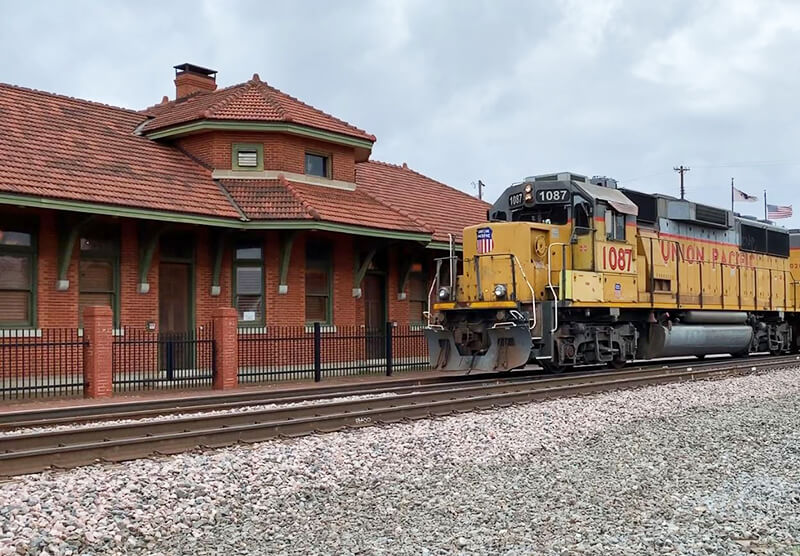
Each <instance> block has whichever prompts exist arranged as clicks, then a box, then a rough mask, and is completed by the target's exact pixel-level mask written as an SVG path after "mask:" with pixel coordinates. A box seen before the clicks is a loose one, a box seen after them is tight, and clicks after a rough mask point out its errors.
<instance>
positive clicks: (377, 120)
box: [0, 0, 800, 224]
mask: <svg viewBox="0 0 800 556" xmlns="http://www.w3.org/2000/svg"><path fill="white" fill-rule="evenodd" d="M798 29H800V5H798V4H797V3H796V2H792V1H786V2H781V1H757V0H730V1H710V0H707V1H702V2H695V1H690V0H673V1H666V2H645V1H638V0H627V1H623V0H595V1H592V2H582V1H577V0H565V1H561V2H553V1H544V0H542V1H536V2H529V1H497V2H490V1H477V0H476V1H466V2H457V1H455V0H452V1H441V2H423V1H421V0H404V1H400V0H386V1H375V2H367V1H356V0H348V1H344V2H336V3H333V2H323V1H321V0H319V1H308V2H302V3H300V2H294V3H277V2H275V3H273V2H212V1H205V2H202V3H198V2H164V1H161V2H154V1H142V2H136V3H132V2H121V1H117V2H113V1H112V2H103V3H100V2H72V3H69V4H67V3H61V2H58V3H56V2H26V3H18V2H12V1H10V0H0V70H2V72H0V80H2V81H6V82H10V83H15V84H19V85H23V86H27V87H33V88H37V89H44V90H48V91H54V92H59V93H63V94H68V95H72V96H78V97H83V98H89V99H93V100H98V101H101V102H107V103H110V104H115V105H121V106H126V107H132V108H142V107H145V106H148V105H150V104H153V103H155V102H158V101H159V100H160V99H161V96H162V95H164V94H172V93H173V86H172V83H171V79H172V69H171V66H172V65H174V64H176V63H180V62H184V61H192V62H194V63H197V64H201V65H206V66H210V67H213V68H215V69H218V70H219V71H220V74H219V81H220V83H221V84H222V85H228V84H233V83H237V82H241V81H244V80H246V79H249V78H250V76H251V75H252V74H253V73H254V72H258V73H259V74H260V76H261V78H262V79H264V80H266V81H268V82H269V83H270V84H273V85H275V86H276V87H278V88H280V89H282V90H284V91H286V92H288V93H290V94H292V95H295V96H297V97H299V98H301V99H303V100H305V101H306V102H309V103H311V104H313V105H315V106H317V107H319V108H321V109H323V110H326V111H328V112H331V113H333V114H335V115H337V116H339V117H341V118H343V119H345V120H347V121H350V122H352V123H354V124H355V125H358V126H359V127H362V128H364V129H366V130H367V131H370V132H371V133H374V134H376V135H377V136H378V143H377V145H376V147H375V150H374V154H373V157H374V158H377V159H381V160H387V161H390V162H402V161H407V162H408V163H409V165H411V166H412V167H414V168H415V169H418V170H419V171H421V172H423V173H426V174H428V175H430V176H432V177H434V178H437V179H440V180H442V181H444V182H446V183H449V184H451V185H453V186H455V187H458V188H461V189H464V190H465V191H471V189H470V183H471V182H473V181H476V180H477V179H479V178H480V179H483V180H484V181H485V182H486V183H487V184H489V185H490V187H489V190H488V196H489V197H493V196H495V195H498V194H499V193H500V192H501V191H502V190H503V188H504V187H505V186H506V185H507V184H508V183H510V182H512V181H516V180H519V179H520V178H522V177H523V176H525V175H530V174H534V173H544V172H550V171H555V170H564V169H570V170H574V171H577V172H581V173H587V174H606V175H611V176H614V177H617V178H620V179H622V180H623V183H624V184H627V185H629V186H631V187H635V188H640V189H643V190H648V191H664V192H671V193H676V192H677V183H678V179H677V175H675V173H674V172H672V170H671V168H672V166H673V165H676V164H681V163H683V164H687V165H689V166H691V167H692V171H691V172H690V173H689V175H688V177H687V185H688V191H689V193H690V195H691V196H692V197H693V198H695V199H697V200H700V201H704V202H710V203H714V204H717V205H723V206H724V205H726V204H727V203H728V202H729V189H728V187H729V183H730V178H731V176H735V177H736V181H737V184H738V185H739V186H740V188H741V189H743V190H745V191H747V192H749V193H751V194H756V195H759V196H761V190H762V189H763V188H767V189H768V190H769V198H770V201H771V202H774V203H792V202H793V201H794V196H795V195H796V193H795V191H796V189H797V187H796V184H798V183H800V156H798V155H797V154H796V152H797V150H798V149H797V146H798V140H799V139H800V134H799V133H798V129H797V126H796V125H795V121H797V113H798V103H797V101H796V96H797V95H796V91H797V88H798V81H800V77H798V76H799V75H800V74H799V73H798V72H797V67H796V66H797V62H796V61H795V60H796V55H795V53H796V52H797V51H798V48H799V47H800V33H798V32H797V31H798ZM796 204H797V205H798V206H797V208H798V211H800V202H798V203H796ZM739 208H741V209H749V210H748V212H751V213H758V214H760V208H759V207H758V206H754V205H749V206H748V205H745V206H741V207H739ZM788 223H789V224H796V223H800V219H798V220H797V222H795V221H794V219H793V220H792V221H788Z"/></svg>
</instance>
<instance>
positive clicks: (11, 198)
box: [0, 193, 243, 228]
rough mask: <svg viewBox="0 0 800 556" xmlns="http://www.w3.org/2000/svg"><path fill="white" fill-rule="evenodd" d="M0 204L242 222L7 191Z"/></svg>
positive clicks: (188, 221)
mask: <svg viewBox="0 0 800 556" xmlns="http://www.w3.org/2000/svg"><path fill="white" fill-rule="evenodd" d="M0 204H3V205H17V206H24V207H34V208H44V209H51V210H68V211H72V212H88V213H91V214H103V215H107V216H120V217H125V218H142V219H145V220H161V221H165V222H176V223H185V224H198V225H201V226H224V227H228V228H238V227H241V225H242V224H243V222H242V221H240V220H234V219H232V218H221V217H215V216H203V215H196V214H184V213H179V212H167V211H162V210H149V209H141V208H131V207H124V206H118V205H114V206H111V205H104V204H100V203H88V202H84V201H68V200H61V199H46V198H42V197H31V196H27V195H14V194H8V193H0Z"/></svg>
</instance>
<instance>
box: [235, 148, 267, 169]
mask: <svg viewBox="0 0 800 556" xmlns="http://www.w3.org/2000/svg"><path fill="white" fill-rule="evenodd" d="M253 150H254V151H256V165H255V166H239V151H253ZM231 170H236V171H237V172H263V171H264V144H263V143H232V144H231Z"/></svg>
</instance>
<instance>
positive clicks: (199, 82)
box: [174, 63, 217, 99]
mask: <svg viewBox="0 0 800 556" xmlns="http://www.w3.org/2000/svg"><path fill="white" fill-rule="evenodd" d="M174 67H175V98H176V99H179V98H183V97H185V96H189V95H191V94H192V93H197V92H200V91H202V92H206V93H210V92H211V91H215V90H216V89H217V70H212V69H208V68H201V67H200V66H195V65H194V64H188V63H187V64H179V65H177V66H174Z"/></svg>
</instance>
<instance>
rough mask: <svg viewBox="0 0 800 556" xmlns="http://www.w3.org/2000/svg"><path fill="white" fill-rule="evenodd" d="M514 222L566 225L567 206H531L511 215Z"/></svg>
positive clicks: (567, 216)
mask: <svg viewBox="0 0 800 556" xmlns="http://www.w3.org/2000/svg"><path fill="white" fill-rule="evenodd" d="M511 219H512V220H513V221H514V222H540V223H543V224H559V225H562V224H566V223H567V222H568V221H569V204H562V205H555V204H545V205H533V206H531V207H524V208H522V209H520V210H517V211H515V212H513V213H512V214H511Z"/></svg>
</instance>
